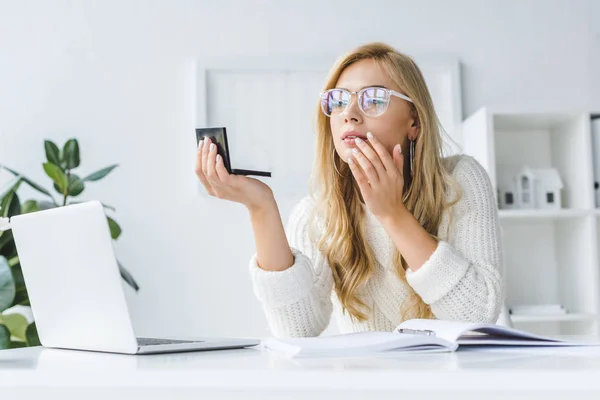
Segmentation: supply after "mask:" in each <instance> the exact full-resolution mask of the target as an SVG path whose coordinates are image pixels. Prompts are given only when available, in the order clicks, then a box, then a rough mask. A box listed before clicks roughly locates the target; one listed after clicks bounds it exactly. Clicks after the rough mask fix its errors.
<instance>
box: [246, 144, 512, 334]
mask: <svg viewBox="0 0 600 400" xmlns="http://www.w3.org/2000/svg"><path fill="white" fill-rule="evenodd" d="M444 163H445V164H446V165H447V167H448V168H449V169H450V170H451V171H452V175H453V177H454V178H455V179H456V181H457V182H458V184H459V185H460V186H461V188H462V192H463V193H462V197H461V199H460V201H459V202H458V203H457V204H456V205H454V206H453V207H452V208H451V209H450V210H449V211H447V212H446V213H445V214H444V215H443V217H442V221H441V224H440V227H439V231H438V237H439V238H440V242H439V243H438V246H437V249H436V250H435V252H434V253H433V254H432V255H431V256H430V258H429V260H427V261H426V262H425V264H424V265H423V266H422V267H421V268H420V269H418V270H417V271H416V272H412V271H411V270H410V269H409V270H407V277H406V278H407V281H408V283H409V284H410V286H412V288H413V289H414V290H415V291H416V292H417V293H418V294H419V295H420V296H421V298H422V299H423V301H425V303H427V304H429V305H430V306H431V310H432V312H433V314H434V315H435V317H436V318H438V319H446V320H460V321H477V322H492V323H495V322H496V320H497V318H498V315H499V313H500V308H501V305H502V302H503V300H504V299H503V295H504V290H503V281H502V275H503V274H502V270H501V266H502V257H501V243H500V230H499V224H498V212H497V206H496V201H495V195H494V192H493V190H492V186H491V183H490V180H489V177H488V175H487V173H486V172H485V170H484V169H483V167H482V166H481V165H480V164H479V163H478V162H477V161H475V159H473V158H472V157H469V156H464V155H461V156H452V157H448V158H445V159H444ZM448 196H450V197H449V199H453V198H454V196H455V194H454V193H448ZM313 204H314V203H313V200H311V199H310V198H309V197H306V198H304V199H303V200H302V201H301V202H300V203H299V204H298V205H297V206H296V207H295V208H294V210H293V211H292V213H291V215H290V219H289V222H288V224H287V228H286V234H287V236H288V240H289V243H290V248H291V250H292V253H293V254H294V264H293V265H292V266H291V267H290V268H288V269H286V270H284V271H266V270H263V269H261V268H260V267H259V266H258V264H257V262H256V254H255V255H254V256H253V257H252V259H251V261H250V274H251V277H252V282H253V286H254V292H255V294H256V296H257V297H258V299H259V300H260V301H261V303H262V305H263V308H264V311H265V313H266V316H267V321H268V323H269V326H270V328H271V331H272V333H273V335H274V336H279V337H284V336H296V337H297V336H317V335H319V334H321V332H323V330H325V328H327V326H328V324H329V321H330V318H331V315H332V312H333V313H334V315H335V316H336V317H337V321H338V326H339V329H340V331H341V332H343V333H346V332H358V331H375V330H377V331H391V330H393V329H394V328H395V327H396V326H397V325H398V324H399V323H400V322H402V321H401V316H400V306H401V303H402V302H403V301H404V300H405V299H406V298H407V295H408V291H407V287H406V284H405V283H403V282H402V281H400V279H399V278H398V277H397V275H396V274H395V272H394V268H393V262H392V255H393V250H394V247H393V246H394V244H393V242H392V241H391V239H390V238H389V236H388V235H387V233H386V232H385V230H384V229H383V227H382V226H381V224H380V223H379V221H378V220H377V219H376V218H375V217H374V216H373V214H371V213H370V212H369V210H368V209H367V208H366V207H365V210H366V218H368V223H367V241H368V242H369V244H370V245H371V247H372V249H373V251H374V253H375V257H376V259H377V265H376V268H375V272H374V274H373V275H372V276H371V278H370V279H369V281H368V282H367V284H366V285H365V287H364V291H362V290H361V299H362V300H363V301H364V302H365V304H367V305H368V306H369V308H370V310H371V313H370V315H369V317H368V319H367V320H366V321H364V322H358V321H356V320H355V319H353V318H351V317H350V316H349V314H348V313H347V312H346V313H343V312H342V307H341V303H340V302H339V300H338V298H337V294H336V293H335V291H334V290H333V275H332V272H331V269H330V267H329V265H328V263H327V261H326V259H325V258H324V257H323V255H322V254H321V252H320V251H318V250H317V249H316V247H315V243H313V242H311V240H310V239H309V237H308V217H309V212H310V209H311V207H312V206H313ZM450 213H453V217H452V218H451V219H450V218H449V217H450V215H449V214H450ZM450 224H452V225H451V226H450Z"/></svg>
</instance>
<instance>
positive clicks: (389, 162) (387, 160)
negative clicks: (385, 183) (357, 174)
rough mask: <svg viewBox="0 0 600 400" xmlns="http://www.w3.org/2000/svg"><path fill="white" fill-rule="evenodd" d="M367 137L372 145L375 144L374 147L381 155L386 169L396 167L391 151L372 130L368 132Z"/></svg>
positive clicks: (380, 157) (390, 169)
mask: <svg viewBox="0 0 600 400" xmlns="http://www.w3.org/2000/svg"><path fill="white" fill-rule="evenodd" d="M367 138H368V139H369V143H370V144H371V146H373V149H374V150H375V151H376V152H377V155H379V159H380V160H381V163H382V164H383V167H384V168H385V170H386V171H388V172H389V171H392V170H393V168H394V167H395V165H394V160H393V159H392V157H391V156H390V153H389V152H388V151H387V149H386V148H385V146H384V145H383V144H382V143H381V142H380V141H379V139H377V138H376V137H375V136H374V135H373V134H372V133H371V132H368V133H367Z"/></svg>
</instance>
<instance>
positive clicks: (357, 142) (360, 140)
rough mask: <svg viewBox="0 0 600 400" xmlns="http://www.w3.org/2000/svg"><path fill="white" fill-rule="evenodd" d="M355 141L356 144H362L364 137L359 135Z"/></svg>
mask: <svg viewBox="0 0 600 400" xmlns="http://www.w3.org/2000/svg"><path fill="white" fill-rule="evenodd" d="M354 141H355V142H356V144H361V143H362V142H363V141H362V139H361V138H358V137H357V138H356V139H354Z"/></svg>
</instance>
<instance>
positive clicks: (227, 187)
mask: <svg viewBox="0 0 600 400" xmlns="http://www.w3.org/2000/svg"><path fill="white" fill-rule="evenodd" d="M195 172H196V175H197V176H198V178H200V181H201V182H202V184H203V185H204V187H205V188H206V191H207V192H208V194H209V195H211V196H214V197H217V198H219V199H224V200H229V201H234V202H236V203H241V204H243V205H245V206H246V207H247V208H248V209H249V210H252V209H257V208H259V207H261V206H266V205H269V204H272V203H273V201H274V197H273V191H272V190H271V188H270V187H269V186H268V185H267V184H265V183H263V182H261V181H259V180H258V179H253V178H248V177H245V176H242V175H231V174H230V173H229V172H227V168H225V164H223V158H222V157H221V156H220V155H217V147H216V145H215V144H213V143H211V140H210V139H209V138H205V140H204V141H200V143H198V150H197V152H196V168H195Z"/></svg>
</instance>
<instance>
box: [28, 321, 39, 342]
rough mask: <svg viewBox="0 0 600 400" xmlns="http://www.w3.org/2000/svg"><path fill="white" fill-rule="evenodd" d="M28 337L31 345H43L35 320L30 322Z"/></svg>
mask: <svg viewBox="0 0 600 400" xmlns="http://www.w3.org/2000/svg"><path fill="white" fill-rule="evenodd" d="M25 336H26V337H27V344H28V345H29V346H41V343H40V338H39V336H38V331H37V326H36V325H35V322H33V323H31V324H29V326H28V327H27V332H26V333H25Z"/></svg>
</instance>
